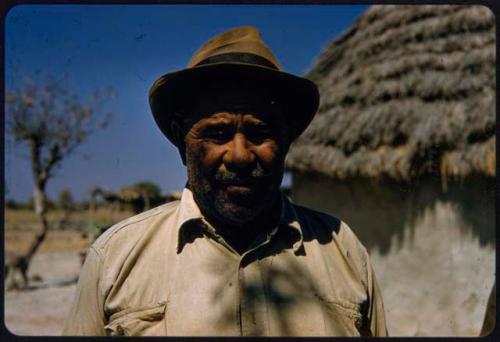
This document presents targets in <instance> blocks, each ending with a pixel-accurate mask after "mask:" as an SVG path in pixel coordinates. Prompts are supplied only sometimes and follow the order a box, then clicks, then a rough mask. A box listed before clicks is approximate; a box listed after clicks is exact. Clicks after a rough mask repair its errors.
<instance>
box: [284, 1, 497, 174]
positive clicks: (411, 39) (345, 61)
mask: <svg viewBox="0 0 500 342" xmlns="http://www.w3.org/2000/svg"><path fill="white" fill-rule="evenodd" d="M495 62H496V55H495V17H494V15H493V13H492V12H491V11H490V10H489V9H488V8H486V7H483V6H457V5H449V6H448V5H447V6H443V5H425V6H414V5H409V6H400V5H390V6H385V5H380V6H372V7H370V8H369V9H368V10H367V11H366V12H365V13H364V14H363V15H362V16H361V17H359V18H358V20H357V21H356V22H355V23H354V24H353V26H352V27H351V28H350V29H348V30H347V31H346V32H344V33H343V34H342V35H341V36H340V37H339V38H338V39H336V40H334V41H333V42H332V43H330V44H329V46H327V48H326V49H325V50H324V52H323V53H321V55H320V56H319V58H318V60H317V61H316V63H315V65H314V66H313V68H312V70H311V71H310V72H309V73H308V74H307V75H306V76H307V77H308V78H310V79H312V80H313V81H314V82H316V83H317V84H318V86H319V89H320V93H321V103H320V108H319V112H318V114H317V115H316V117H315V119H314V120H313V122H312V123H311V125H310V126H309V128H308V129H307V130H306V132H304V134H303V135H302V136H301V137H300V138H299V139H298V140H297V141H296V142H295V143H294V144H293V145H292V147H291V150H290V153H289V155H288V157H287V167H288V168H289V169H290V170H295V171H299V172H319V173H322V174H325V175H328V176H330V177H334V178H341V179H342V178H354V177H368V178H379V177H387V178H392V179H396V180H410V179H413V178H415V177H418V176H421V175H424V174H430V173H438V174H439V173H441V175H442V176H448V177H450V176H451V177H453V176H456V177H466V176H468V175H471V174H483V175H488V176H494V175H495V92H496V86H495Z"/></svg>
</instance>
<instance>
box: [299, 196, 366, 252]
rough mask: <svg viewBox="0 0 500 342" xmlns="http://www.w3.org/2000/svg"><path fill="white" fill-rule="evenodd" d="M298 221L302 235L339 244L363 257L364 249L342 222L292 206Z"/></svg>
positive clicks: (330, 216) (329, 216)
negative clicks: (302, 231) (301, 227)
mask: <svg viewBox="0 0 500 342" xmlns="http://www.w3.org/2000/svg"><path fill="white" fill-rule="evenodd" d="M292 205H293V207H294V209H295V211H296V213H297V216H298V218H299V220H300V221H301V224H302V225H305V227H303V230H304V234H310V235H312V236H311V238H313V239H317V240H319V242H320V243H322V242H323V243H324V244H326V242H333V241H335V242H337V243H340V245H341V247H343V248H345V249H346V250H349V251H351V253H352V252H355V253H357V254H358V253H359V254H362V255H365V254H366V253H367V251H366V248H365V247H364V246H363V244H362V243H361V241H360V240H359V239H358V237H357V236H356V234H355V233H354V232H353V230H352V229H351V228H350V227H349V225H348V224H347V223H346V222H344V221H343V220H341V219H339V218H337V217H335V216H333V215H330V214H327V213H324V212H322V211H318V210H315V209H311V208H308V207H304V206H301V205H297V204H292Z"/></svg>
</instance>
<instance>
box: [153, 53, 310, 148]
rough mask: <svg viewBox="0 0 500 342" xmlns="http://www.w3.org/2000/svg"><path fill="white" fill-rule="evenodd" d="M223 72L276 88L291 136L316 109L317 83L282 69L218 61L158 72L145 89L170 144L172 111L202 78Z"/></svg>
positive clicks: (211, 79)
mask: <svg viewBox="0 0 500 342" xmlns="http://www.w3.org/2000/svg"><path fill="white" fill-rule="evenodd" d="M226 76H227V77H230V78H237V79H241V80H245V79H248V80H252V81H254V82H258V83H260V82H262V84H265V85H266V86H268V87H269V88H271V89H273V91H276V95H277V96H279V98H280V100H281V105H282V106H283V107H284V112H285V116H286V120H287V123H288V125H289V127H290V129H291V138H292V140H294V139H296V138H297V137H298V136H299V135H300V134H302V132H303V131H304V130H305V129H306V127H307V126H308V125H309V123H310V122H311V121H312V119H313V117H314V115H315V114H316V111H317V109H318V105H319V92H318V88H317V86H316V85H315V84H314V83H313V82H312V81H310V80H308V79H306V78H302V77H298V76H295V75H292V74H289V73H286V72H282V71H279V70H274V69H271V68H266V67H260V66H255V65H249V64H243V63H219V64H210V65H202V66H198V67H193V68H188V69H183V70H180V71H177V72H172V73H168V74H165V75H163V76H161V77H160V78H159V79H158V80H156V82H155V83H154V84H153V85H152V87H151V89H150V91H149V104H150V107H151V111H152V113H153V117H154V119H155V121H156V123H157V124H158V127H159V128H160V130H161V131H162V133H163V134H164V135H165V136H166V137H167V138H168V139H169V140H170V141H171V142H172V143H173V144H174V145H176V141H175V139H174V134H173V132H172V131H171V119H172V114H173V113H175V112H176V111H178V110H179V108H182V106H183V105H185V103H183V102H185V101H186V100H187V101H189V99H190V98H192V97H193V96H194V94H196V92H197V91H198V90H201V89H202V88H203V86H204V85H206V84H207V83H206V82H216V81H217V80H219V79H221V78H224V77H226Z"/></svg>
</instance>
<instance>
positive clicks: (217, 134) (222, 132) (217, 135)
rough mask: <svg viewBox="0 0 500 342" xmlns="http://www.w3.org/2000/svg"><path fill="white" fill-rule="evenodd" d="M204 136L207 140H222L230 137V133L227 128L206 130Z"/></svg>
mask: <svg viewBox="0 0 500 342" xmlns="http://www.w3.org/2000/svg"><path fill="white" fill-rule="evenodd" d="M204 136H205V137H206V138H208V139H216V140H223V139H227V138H228V137H229V136H230V132H229V130H228V129H227V128H224V127H218V128H212V129H209V130H207V131H206V132H205V134H204Z"/></svg>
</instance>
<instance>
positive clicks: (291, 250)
mask: <svg viewBox="0 0 500 342" xmlns="http://www.w3.org/2000/svg"><path fill="white" fill-rule="evenodd" d="M318 103H319V95H318V91H317V88H316V86H315V85H314V84H313V83H312V82H310V81H308V80H307V79H303V78H300V77H297V76H293V75H290V74H287V73H285V72H283V71H281V68H280V66H279V64H278V62H277V61H276V59H275V57H274V56H273V54H272V53H271V51H270V50H269V49H268V48H267V46H266V45H265V44H264V43H263V41H262V40H261V38H260V34H259V32H258V31H257V30H256V29H255V28H253V27H240V28H236V29H233V30H230V31H228V32H225V33H222V34H221V35H219V36H217V37H215V38H213V39H211V40H210V41H208V42H207V43H206V44H205V45H204V46H202V47H201V48H200V50H198V51H197V52H196V53H195V54H194V56H193V58H192V59H191V61H190V63H189V65H188V68H187V69H184V70H181V71H178V72H173V73H169V74H166V75H164V76H162V77H161V78H160V79H158V80H157V81H156V82H155V83H154V84H153V86H152V88H151V91H150V104H151V108H152V112H153V115H154V117H155V120H156V122H157V123H158V126H159V127H160V129H161V130H162V132H163V133H164V134H165V135H166V137H167V138H168V139H169V140H170V141H171V142H172V143H173V144H175V145H176V146H177V148H178V149H179V152H180V155H181V158H182V161H183V163H184V164H185V165H186V168H187V176H188V183H187V186H186V188H185V189H184V191H183V193H182V198H181V200H180V201H176V202H171V203H168V204H165V205H163V206H160V207H157V208H155V209H153V210H150V211H147V212H144V213H142V214H140V215H137V216H134V217H132V218H130V219H128V220H125V221H123V222H121V223H118V224H116V225H115V226H114V227H112V228H110V229H109V230H108V231H106V232H105V233H104V234H103V235H102V236H100V237H99V239H98V240H97V241H96V242H95V243H94V245H93V246H92V247H91V248H90V250H89V252H88V254H87V258H86V262H85V265H84V267H83V269H82V272H81V275H80V280H79V285H78V290H77V296H76V300H75V302H74V304H73V308H72V310H71V313H70V315H69V317H68V320H67V322H66V326H65V329H64V334H66V335H172V336H195V335H201V336H212V335H218V336H251V335H261V336H262V335H264V336H359V335H364V336H383V335H386V327H385V320H384V311H383V305H382V299H381V297H380V292H379V289H378V287H377V283H376V281H375V278H374V275H373V271H372V268H371V265H370V262H369V258H368V255H367V253H366V250H365V248H364V247H363V246H362V245H361V243H360V242H359V241H358V240H357V239H356V237H355V236H354V234H353V233H352V231H351V230H350V229H349V228H348V227H347V226H346V225H345V224H344V223H343V222H341V221H339V220H338V219H336V218H334V217H331V216H328V215H326V214H322V213H319V212H316V211H313V210H310V209H306V208H303V207H299V206H296V205H293V204H292V203H290V201H289V200H288V199H287V198H286V196H284V195H282V194H281V193H280V191H279V186H280V183H281V180H282V177H283V172H284V160H285V156H286V153H287V151H288V147H289V146H290V143H291V142H292V141H293V140H294V139H295V138H297V136H299V135H300V134H301V133H302V132H303V131H304V129H305V128H306V127H307V125H308V124H309V123H310V121H311V120H312V118H313V116H314V114H315V112H316V110H317V107H318Z"/></svg>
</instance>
